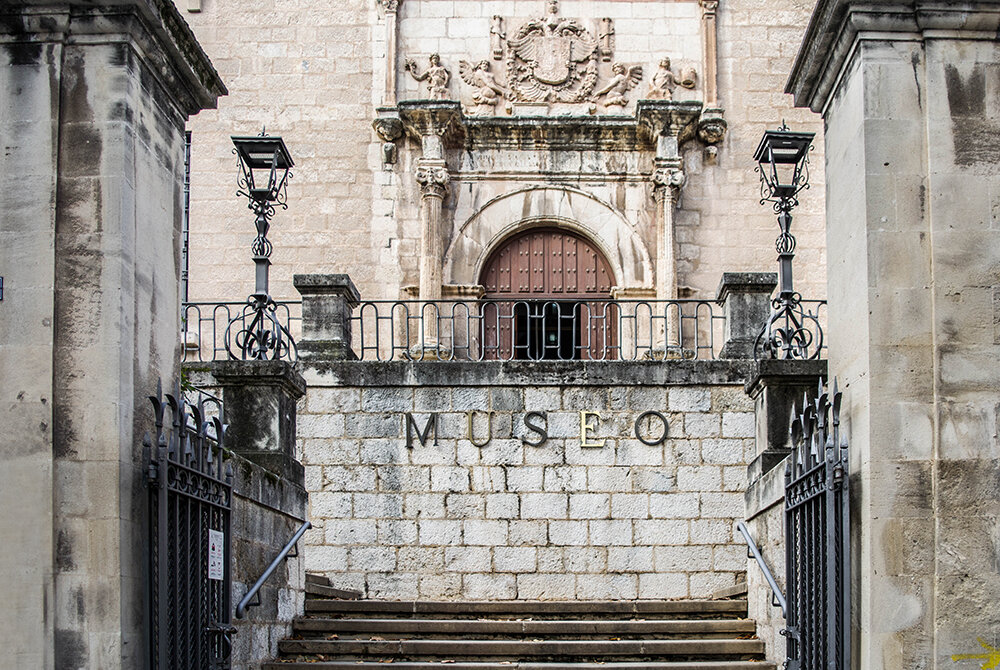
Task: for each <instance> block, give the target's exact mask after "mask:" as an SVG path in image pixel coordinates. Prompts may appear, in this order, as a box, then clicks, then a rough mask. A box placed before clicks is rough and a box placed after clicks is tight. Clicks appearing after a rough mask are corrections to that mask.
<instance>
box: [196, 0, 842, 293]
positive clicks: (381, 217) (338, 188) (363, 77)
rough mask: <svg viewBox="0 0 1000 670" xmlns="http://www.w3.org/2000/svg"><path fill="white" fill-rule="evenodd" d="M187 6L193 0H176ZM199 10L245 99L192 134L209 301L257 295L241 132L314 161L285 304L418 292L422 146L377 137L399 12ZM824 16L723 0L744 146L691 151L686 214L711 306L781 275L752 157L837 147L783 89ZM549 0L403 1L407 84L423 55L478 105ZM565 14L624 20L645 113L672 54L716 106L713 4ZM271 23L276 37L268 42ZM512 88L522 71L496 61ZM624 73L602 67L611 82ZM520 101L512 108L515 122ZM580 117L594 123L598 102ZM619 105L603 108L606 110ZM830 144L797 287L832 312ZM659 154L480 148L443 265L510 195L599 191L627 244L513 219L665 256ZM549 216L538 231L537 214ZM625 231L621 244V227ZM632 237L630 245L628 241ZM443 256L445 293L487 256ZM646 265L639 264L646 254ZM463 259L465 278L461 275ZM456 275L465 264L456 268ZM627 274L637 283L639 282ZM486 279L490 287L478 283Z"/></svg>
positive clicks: (354, 7)
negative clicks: (710, 61) (812, 143)
mask: <svg viewBox="0 0 1000 670" xmlns="http://www.w3.org/2000/svg"><path fill="white" fill-rule="evenodd" d="M177 3H178V5H179V6H180V7H181V8H182V9H186V8H187V7H188V6H189V5H190V4H192V2H191V1H190V0H177ZM193 4H194V5H196V6H198V7H199V8H200V11H198V12H186V13H185V16H186V18H187V19H188V20H189V21H190V22H191V24H192V26H193V28H194V30H195V32H196V34H197V35H198V36H199V39H200V40H201V41H202V43H203V44H205V45H206V48H207V50H208V52H209V54H210V55H211V56H212V57H213V59H214V61H215V62H216V63H217V64H218V66H219V68H220V71H221V72H222V74H223V76H224V78H225V80H226V82H227V85H228V86H229V88H230V90H231V92H232V93H231V95H230V96H229V97H228V98H227V99H226V100H224V101H223V103H222V105H221V106H220V109H219V111H218V112H214V111H210V112H205V113H202V114H200V115H199V116H198V117H197V118H195V119H193V120H192V123H191V124H190V128H191V129H192V131H193V150H192V161H193V162H192V190H191V197H192V199H191V203H192V223H191V229H192V234H191V245H192V254H191V293H190V296H191V298H192V299H193V300H196V299H237V300H240V299H242V298H243V297H244V296H245V295H247V294H248V293H249V292H250V291H251V289H252V282H253V274H252V269H251V264H250V262H249V246H250V242H251V240H252V226H251V223H252V222H251V219H250V218H249V217H250V215H249V213H248V212H247V211H246V209H245V203H244V202H243V201H242V200H240V199H238V198H236V197H235V196H234V190H235V187H234V180H235V174H236V172H235V165H234V162H233V158H232V156H231V154H230V141H229V135H231V134H245V133H256V132H258V131H259V129H260V127H261V125H266V127H267V128H268V129H269V132H272V133H280V134H282V135H283V136H284V138H285V140H286V141H287V143H288V146H289V147H290V149H291V151H292V154H293V156H294V157H295V159H296V161H297V162H298V169H297V170H296V171H295V173H296V178H295V179H294V180H293V181H292V182H291V185H290V187H289V196H290V200H289V202H290V209H289V210H288V211H282V212H279V214H278V216H276V218H275V225H274V227H273V228H272V233H271V239H272V241H273V242H274V244H275V248H276V251H275V254H274V256H273V258H272V260H273V262H274V267H273V274H272V287H273V293H274V295H276V296H277V297H280V298H295V297H297V295H296V293H295V291H294V289H293V287H292V274H293V272H297V273H326V272H334V271H335V272H347V273H349V274H350V275H351V276H352V277H353V278H354V280H355V283H356V284H357V286H358V288H359V289H360V292H361V295H362V297H364V298H367V299H378V298H393V299H394V298H398V297H400V296H401V295H410V294H407V293H404V292H403V288H404V287H406V286H415V285H416V284H417V283H418V273H419V268H418V258H419V252H420V241H421V234H420V233H421V231H420V223H419V189H418V186H417V183H416V181H415V179H414V174H413V170H414V166H415V161H416V158H417V157H419V156H420V153H421V148H420V145H419V142H417V141H415V140H414V139H405V138H404V139H402V140H400V141H399V142H398V143H397V144H398V147H399V153H400V155H399V160H398V162H397V163H396V164H395V165H391V166H383V163H382V159H381V156H382V140H380V139H379V138H378V137H377V136H376V135H375V133H374V132H373V131H372V129H371V122H372V120H373V119H374V118H375V116H376V108H377V107H379V106H381V105H383V104H385V101H384V99H383V91H384V88H385V68H386V50H387V43H386V15H385V12H384V10H383V9H382V8H380V7H379V6H377V3H376V2H375V1H374V0H365V2H358V3H335V4H334V5H331V6H329V7H326V6H324V7H322V8H319V7H317V6H316V5H315V3H311V2H308V1H306V0H282V2H280V3H279V2H276V1H275V0H263V1H262V2H258V3H255V4H254V5H253V7H252V8H248V7H247V6H246V5H245V3H239V2H235V1H234V0H197V1H195V2H193ZM812 5H813V3H812V2H810V1H808V0H802V1H797V2H787V1H784V0H724V1H723V2H721V3H719V7H718V13H717V41H718V59H717V61H718V62H717V66H718V77H717V80H718V98H719V103H720V105H721V106H722V107H723V108H724V109H725V114H726V119H727V120H728V122H729V132H728V134H727V136H726V138H725V139H724V140H723V142H722V143H721V144H720V146H719V147H718V155H717V156H716V157H715V158H714V159H712V160H711V161H706V156H705V154H704V152H703V149H704V145H703V144H701V143H700V142H699V141H697V140H693V141H691V142H689V143H688V144H687V145H685V148H684V150H683V153H684V170H685V172H686V173H687V176H688V180H687V184H686V185H685V186H684V188H683V189H682V192H681V197H680V201H679V204H678V210H677V213H676V229H677V232H676V238H677V239H676V242H677V245H676V248H677V271H678V284H679V285H681V286H682V287H689V288H690V290H691V292H692V293H693V295H695V296H700V297H711V296H712V295H713V294H714V291H715V286H716V281H717V278H718V276H719V275H720V274H721V273H722V272H724V271H741V270H754V271H759V270H762V269H767V268H772V267H774V263H775V257H774V246H773V240H774V238H775V236H776V234H777V226H776V224H775V221H774V217H773V213H772V212H771V211H770V209H769V208H768V207H765V206H761V205H759V203H758V195H759V189H758V179H757V176H756V175H755V174H754V172H753V165H752V155H753V151H754V149H755V148H756V146H757V143H758V141H759V139H760V136H761V133H762V132H763V130H764V129H765V128H773V127H776V126H777V125H779V124H780V122H781V120H782V119H786V120H787V121H788V123H789V124H790V125H791V126H792V127H794V128H795V129H797V130H813V131H817V132H819V133H821V132H822V127H821V124H820V122H819V119H818V116H817V115H815V114H813V113H811V112H808V111H805V110H794V109H792V108H791V104H790V98H789V96H787V95H785V94H783V93H782V92H781V89H782V86H783V83H784V80H785V78H786V77H787V74H788V72H789V70H790V67H791V60H792V58H793V56H794V54H795V51H796V49H797V46H798V44H799V43H800V41H801V35H802V33H803V30H804V27H805V25H806V22H807V19H808V15H809V12H810V10H811V8H812ZM545 13H546V6H545V3H544V2H542V0H530V1H527V0H500V1H497V2H489V3H483V2H478V1H474V0H461V1H455V0H403V1H402V2H401V3H400V4H399V14H398V36H399V45H398V49H399V55H398V59H397V63H396V70H397V71H396V76H397V92H398V94H399V95H398V97H399V100H412V99H414V98H418V97H425V96H426V93H425V92H422V91H423V90H424V89H425V87H424V85H423V84H418V83H417V82H416V81H414V80H413V78H412V77H411V76H410V75H409V74H408V73H407V72H406V71H405V70H404V69H403V61H404V58H406V57H413V58H415V59H416V60H418V61H419V64H420V66H421V68H425V67H426V65H427V62H426V58H427V55H428V54H430V53H432V52H434V51H437V52H440V53H441V54H442V58H443V61H444V64H445V65H446V66H447V67H448V68H449V69H450V71H451V82H450V84H449V91H450V92H451V94H452V96H451V97H454V98H456V99H458V98H463V99H464V100H465V102H466V103H467V104H468V103H469V92H470V91H471V90H472V89H471V88H470V87H469V86H468V85H466V84H465V83H464V82H462V80H461V78H460V76H459V63H458V61H459V60H460V59H466V60H469V61H471V62H475V61H478V60H479V59H482V58H489V52H490V19H491V17H492V16H493V15H500V16H504V17H507V18H508V19H509V20H508V22H507V25H508V28H510V27H511V26H513V25H514V24H515V23H519V22H520V21H521V20H523V19H524V18H527V17H537V16H544V15H545ZM559 15H560V16H563V17H579V18H581V19H583V20H585V21H587V22H588V23H589V24H591V25H598V24H597V22H599V21H600V19H601V18H603V17H604V16H608V17H611V18H613V19H614V20H615V31H616V43H615V56H614V60H615V61H621V62H624V63H628V64H629V65H632V64H642V65H643V66H644V68H645V78H644V79H643V80H642V81H641V82H640V83H639V85H638V86H637V88H635V89H633V90H632V91H630V92H629V96H628V97H629V100H630V102H629V106H628V107H626V109H625V110H624V111H625V113H626V115H628V114H631V113H632V110H633V107H634V104H635V100H637V99H638V98H640V97H642V96H643V95H644V94H645V93H646V91H647V89H648V85H649V81H650V79H651V77H652V75H653V73H654V72H655V69H656V63H657V61H658V59H659V58H660V57H661V56H663V55H669V56H672V58H673V61H674V62H673V65H674V66H675V70H676V71H679V70H680V69H681V68H682V67H685V66H694V67H696V68H697V69H698V72H699V81H698V84H697V87H696V89H695V90H694V91H689V90H687V89H684V88H680V87H679V88H678V89H677V91H676V97H677V98H678V99H681V98H690V99H698V100H703V99H704V95H703V94H704V91H705V81H704V77H705V72H704V71H703V66H702V65H701V63H700V61H701V58H702V44H701V36H700V30H701V8H700V7H699V3H697V2H695V1H694V0H682V1H678V2H659V3H657V2H622V1H619V2H614V3H592V2H585V1H583V0H562V2H561V3H560V8H559ZM261 26H266V27H263V28H262V27H261ZM490 62H491V63H492V65H493V73H494V74H495V75H496V76H497V78H498V80H500V81H501V82H502V81H503V80H504V78H505V71H504V62H503V61H495V60H491V61H490ZM611 65H612V63H611V62H607V63H605V62H603V61H602V62H601V63H600V67H601V77H602V79H601V82H602V83H603V82H606V81H607V77H608V75H609V69H610V67H611ZM501 108H502V104H501V105H498V109H499V110H500V111H499V113H501V114H504V113H506V112H505V111H504V110H503V109H501ZM581 110H582V111H578V113H580V114H582V115H583V116H587V110H586V109H585V106H584V107H581ZM604 111H605V110H604V109H603V108H602V109H600V110H598V112H599V114H603V113H604ZM822 152H823V148H822V140H821V137H818V138H817V142H816V149H815V151H814V152H813V160H812V168H813V170H812V175H811V176H812V184H813V188H812V189H811V190H810V191H808V192H807V193H805V194H803V197H802V205H801V206H800V207H799V208H798V209H797V210H796V212H795V223H794V227H793V232H794V233H795V234H796V235H797V237H798V239H799V248H798V263H797V265H796V279H797V281H798V287H799V288H800V290H801V291H802V293H803V294H804V295H806V296H807V297H823V296H824V292H825V284H824V281H825V270H824V267H825V256H824V252H823V248H824V239H823V232H822V231H823V225H822V223H823V215H822V212H823V203H824V192H823V191H824V189H823V182H824V176H823V160H822ZM651 155H652V152H651V151H649V150H646V151H645V152H644V155H642V156H640V155H638V154H637V153H636V152H625V151H607V152H598V151H564V152H558V151H549V150H547V149H544V148H542V149H538V150H534V151H532V150H527V151H513V150H509V149H508V150H503V151H496V150H492V149H489V150H482V151H473V152H464V151H462V150H461V148H457V149H456V150H454V151H453V153H451V154H449V156H448V161H447V163H448V169H449V170H450V171H451V172H452V180H453V181H452V184H451V186H450V187H449V194H448V196H447V197H446V198H445V201H444V217H445V219H446V221H445V224H446V225H444V226H443V227H442V239H441V240H440V243H441V248H442V251H444V250H447V249H449V247H450V246H451V245H453V244H454V243H455V242H456V241H460V240H461V238H462V236H463V228H464V227H465V226H466V225H467V224H470V222H471V223H472V224H475V223H476V222H475V221H474V217H475V216H476V214H477V213H478V212H480V211H481V210H482V209H483V208H484V207H485V206H486V205H487V203H489V202H491V201H492V200H493V199H494V198H497V197H500V196H502V195H504V194H509V193H512V192H514V191H517V190H519V189H523V188H525V187H526V186H534V187H538V186H546V187H548V188H549V189H553V188H560V189H561V188H565V189H567V190H566V191H565V192H564V195H565V194H566V193H569V194H572V193H574V192H575V191H583V192H585V193H587V194H589V195H588V196H587V197H590V198H594V199H596V200H597V201H599V202H600V203H601V205H602V206H603V207H605V208H606V209H607V210H608V212H609V216H610V217H619V218H620V219H621V221H622V222H624V223H623V226H624V228H623V229H615V228H604V229H602V228H601V226H600V225H598V224H595V223H594V222H592V221H586V220H578V219H571V220H564V219H559V218H557V216H556V215H558V214H559V212H558V211H556V210H553V209H545V208H542V209H537V208H536V209H535V210H534V211H532V212H529V214H530V215H531V216H527V217H525V216H521V215H518V216H516V217H514V218H510V217H508V219H507V220H505V221H503V222H502V223H503V225H514V224H517V223H519V222H522V224H523V225H524V226H530V225H536V224H538V223H541V222H543V221H546V220H547V221H549V222H555V223H557V224H559V225H569V226H572V225H576V226H579V227H583V228H584V229H585V230H589V231H591V232H593V233H595V234H594V237H595V239H596V241H597V242H598V243H600V244H602V245H603V248H605V249H606V250H609V254H608V255H609V256H610V257H611V259H612V261H614V260H615V257H616V256H617V249H618V248H619V247H621V246H623V242H624V243H626V244H627V246H629V247H632V246H633V245H636V244H637V242H636V240H640V241H641V247H644V248H640V249H639V252H638V253H637V254H635V257H637V258H640V259H641V258H642V257H643V252H645V256H646V257H647V258H648V257H651V258H652V259H653V260H654V261H655V258H656V230H655V207H656V203H655V201H654V199H653V194H652V187H651V185H650V173H651V172H652V165H651ZM533 216H534V217H537V218H531V217H533ZM615 231H617V232H615ZM612 233H613V234H612ZM454 251H455V252H456V255H455V257H450V258H443V259H442V263H443V265H444V266H445V268H444V275H443V276H444V281H445V282H449V281H455V282H459V281H464V280H460V279H459V278H460V277H464V276H466V275H468V274H472V275H474V274H475V272H474V270H475V268H476V267H478V264H479V263H480V262H481V261H482V260H483V259H482V257H481V255H479V254H482V253H484V250H483V249H482V248H468V249H467V248H462V247H461V246H459V247H458V248H456V249H454ZM630 253H631V251H630ZM449 263H454V266H449ZM623 265H624V266H625V267H626V268H627V270H628V272H629V273H633V275H634V274H635V273H638V275H639V276H638V277H634V276H633V278H632V280H630V281H623V286H628V287H629V288H636V287H640V286H644V287H646V289H650V288H651V287H652V286H653V285H654V277H653V275H652V274H651V272H653V271H655V269H656V268H655V266H654V265H652V264H650V263H648V262H647V264H646V265H645V266H643V265H642V263H641V261H640V262H639V263H638V265H636V264H635V263H634V262H631V261H629V262H627V263H623ZM449 267H454V268H464V269H465V271H464V272H457V271H456V272H453V273H451V274H450V275H449ZM625 276H626V278H627V277H628V275H625ZM473 283H474V282H473Z"/></svg>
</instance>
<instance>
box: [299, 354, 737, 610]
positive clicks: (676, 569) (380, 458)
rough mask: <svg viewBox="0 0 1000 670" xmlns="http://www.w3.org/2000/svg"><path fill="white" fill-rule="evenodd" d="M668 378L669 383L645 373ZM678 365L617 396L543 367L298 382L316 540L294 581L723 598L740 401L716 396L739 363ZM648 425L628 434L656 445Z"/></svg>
mask: <svg viewBox="0 0 1000 670" xmlns="http://www.w3.org/2000/svg"><path fill="white" fill-rule="evenodd" d="M673 363H676V364H677V365H678V366H680V368H684V371H683V372H680V371H678V372H675V373H674V375H676V377H674V378H671V377H672V375H671V374H670V373H666V374H665V376H658V375H662V374H664V373H659V372H656V371H654V368H655V367H659V368H669V367H671V366H672V365H673ZM688 363H689V362H685V361H676V362H672V363H671V364H666V365H665V364H662V363H660V364H658V365H646V366H635V367H634V369H633V368H632V367H631V366H629V365H622V364H619V371H618V374H617V375H614V376H613V379H615V380H616V381H612V375H611V371H610V369H609V370H607V371H606V372H607V374H604V373H603V372H602V373H597V374H595V373H594V372H593V370H591V371H590V372H588V371H587V370H586V369H584V368H583V366H580V367H579V368H577V369H576V375H571V374H568V373H569V372H570V371H571V370H572V368H571V367H569V366H563V365H558V364H543V363H507V364H470V365H468V366H464V365H456V364H451V363H400V364H397V363H366V362H344V363H339V364H337V365H333V366H330V367H329V368H327V369H326V371H325V372H324V373H318V372H316V371H315V370H308V369H307V370H306V375H307V376H308V377H309V378H310V379H311V381H310V391H309V396H308V398H307V399H306V401H305V403H304V407H301V408H300V410H301V411H300V415H299V416H300V426H301V428H302V430H300V434H299V438H300V439H299V453H300V454H301V458H302V460H303V463H304V464H305V467H306V473H307V474H306V483H307V488H308V489H309V490H310V494H311V503H310V519H311V520H312V521H313V523H314V524H316V525H317V526H320V527H323V528H324V529H325V532H324V533H322V534H319V533H312V534H310V535H309V540H308V541H309V546H308V547H307V551H306V561H307V563H306V564H307V567H308V568H309V569H310V571H317V572H322V573H323V574H325V575H327V576H328V577H330V578H331V579H332V580H333V582H334V583H335V584H338V585H341V586H348V587H351V588H359V589H362V590H364V591H365V592H366V593H367V594H368V595H370V596H376V595H377V596H379V597H388V598H408V597H413V593H416V594H418V595H420V596H421V597H433V598H444V599H457V598H484V599H494V598H495V599H510V598H520V599H525V598H527V599H532V598H544V599H605V598H612V599H618V598H635V597H638V598H663V597H687V596H692V597H697V596H705V595H707V594H708V593H710V592H712V591H713V590H715V589H717V588H720V587H722V586H727V585H731V584H733V583H735V581H736V579H737V576H738V575H739V576H742V573H743V571H744V570H745V563H744V562H743V561H741V560H736V557H738V555H739V547H738V544H736V543H735V541H734V540H733V535H732V527H733V524H734V523H735V520H736V519H738V518H742V515H743V504H744V503H743V492H744V490H745V477H738V476H735V472H737V471H743V470H745V465H746V462H747V458H748V457H749V456H752V455H753V434H754V425H753V421H752V420H747V419H748V417H750V418H752V403H751V401H750V399H749V398H747V397H746V396H745V395H744V394H743V393H742V392H741V391H740V390H739V388H740V387H739V384H740V382H738V381H737V382H735V383H734V382H733V381H730V379H731V378H730V375H733V376H734V377H739V375H740V374H741V371H742V370H743V367H741V366H740V365H739V364H737V363H735V362H725V363H721V362H720V363H719V364H708V363H704V362H702V363H699V364H697V365H692V366H689V365H688ZM577 365H580V364H577ZM564 369H565V370H566V371H567V375H566V377H567V378H561V377H560V375H559V374H557V372H561V371H563V370H564ZM629 371H634V372H635V374H634V375H631V376H630V375H629V374H628V373H629ZM648 375H652V377H648V378H647V376H648ZM530 380H534V384H535V385H531V384H532V382H531V381H530ZM625 380H628V381H625ZM540 383H547V384H551V386H540V385H538V384H540ZM314 393H316V394H317V398H320V399H319V400H317V401H316V402H314V401H313V394H314ZM330 397H336V398H337V399H338V400H337V402H335V403H333V402H330V399H329V398H330ZM581 411H586V412H590V414H587V415H586V416H585V417H581ZM649 411H656V412H660V413H661V414H662V416H663V417H664V418H665V419H666V422H667V424H666V426H664V425H663V422H662V421H661V420H660V419H659V418H658V417H656V416H653V415H647V416H646V417H644V418H643V419H642V420H641V421H638V430H639V434H640V435H641V436H642V438H643V439H645V440H647V441H649V442H652V443H657V442H660V439H661V437H662V436H663V434H664V429H666V437H665V438H664V439H663V441H662V442H661V443H659V444H651V445H646V444H643V443H642V442H640V441H639V440H638V439H637V438H636V435H635V431H636V423H637V420H638V419H639V418H640V416H641V415H642V414H643V413H645V412H649ZM531 412H538V413H539V414H536V415H533V416H532V417H528V416H527V415H528V414H529V413H531ZM432 417H434V418H435V419H434V420H435V421H436V423H431V421H432ZM526 418H527V422H528V423H530V424H531V425H530V426H529V425H528V423H526ZM470 421H471V428H472V433H471V438H472V439H470V432H469V430H470ZM581 422H584V423H586V425H587V426H588V428H587V429H586V433H585V435H584V437H583V439H581ZM723 427H725V434H724V435H723ZM407 442H409V444H410V446H409V447H407ZM531 443H541V444H538V446H532V444H531ZM340 549H344V550H346V551H347V556H348V560H347V561H344V560H342V559H341V558H340V556H341V554H338V553H337V551H339V550H340ZM387 574H391V575H392V576H393V577H394V579H393V580H386V579H383V576H385V575H387Z"/></svg>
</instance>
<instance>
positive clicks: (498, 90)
mask: <svg viewBox="0 0 1000 670" xmlns="http://www.w3.org/2000/svg"><path fill="white" fill-rule="evenodd" d="M458 73H459V75H461V77H462V81H464V82H465V83H466V84H468V85H469V86H471V87H473V88H474V89H475V91H474V92H473V94H472V102H473V103H475V107H473V108H472V109H470V110H468V111H469V113H471V114H475V115H480V116H482V115H492V114H493V113H494V112H495V110H496V104H497V101H498V100H500V99H502V98H503V97H504V96H505V95H506V93H507V91H506V90H505V89H504V87H503V86H501V85H500V84H499V83H497V80H496V79H495V78H494V77H493V73H492V72H490V62H489V61H488V60H481V61H479V62H478V63H476V64H475V65H472V64H471V63H469V62H468V61H464V60H463V61H459V63H458Z"/></svg>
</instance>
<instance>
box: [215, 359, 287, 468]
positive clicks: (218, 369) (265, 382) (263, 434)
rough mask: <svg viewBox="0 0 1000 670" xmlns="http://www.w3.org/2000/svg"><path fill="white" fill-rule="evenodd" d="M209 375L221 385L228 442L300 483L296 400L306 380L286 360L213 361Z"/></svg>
mask: <svg viewBox="0 0 1000 670" xmlns="http://www.w3.org/2000/svg"><path fill="white" fill-rule="evenodd" d="M211 373H212V376H213V377H215V380H216V382H217V383H218V385H219V386H220V387H221V388H222V406H223V417H222V420H223V423H225V424H226V425H227V426H228V429H227V432H226V444H227V445H228V446H229V447H230V448H231V449H232V450H233V451H235V452H236V453H237V454H239V455H240V456H242V457H243V458H245V459H247V460H248V461H253V462H254V463H257V464H258V465H260V466H261V467H263V468H265V469H266V470H270V471H271V472H273V473H275V474H276V475H279V476H281V477H282V478H284V479H286V480H288V481H290V482H292V483H293V484H296V485H298V486H300V487H302V486H304V483H305V482H304V472H305V470H304V468H303V467H302V464H301V463H300V462H299V461H298V459H296V458H295V418H296V407H295V404H296V402H298V400H299V398H301V397H302V396H304V395H305V393H306V381H305V379H303V378H302V375H300V374H299V373H298V372H296V371H295V368H293V367H292V364H291V363H289V362H287V361H216V362H215V363H213V364H212V368H211Z"/></svg>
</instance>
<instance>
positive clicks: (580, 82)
mask: <svg viewBox="0 0 1000 670" xmlns="http://www.w3.org/2000/svg"><path fill="white" fill-rule="evenodd" d="M549 7H550V9H549V11H550V16H548V17H547V18H541V19H532V20H530V21H528V22H526V23H525V24H524V25H522V26H521V27H520V28H519V29H518V30H517V33H516V34H514V35H513V36H509V37H508V39H507V81H508V89H509V97H510V99H511V100H512V101H514V102H585V101H586V100H588V99H589V98H590V96H591V93H592V92H593V90H594V86H595V85H596V84H597V59H598V53H597V46H598V40H597V38H595V37H594V36H593V35H591V33H590V32H589V31H588V30H587V29H586V28H584V27H583V26H582V25H580V23H579V22H577V21H575V20H573V19H564V18H559V17H557V16H556V15H555V12H556V8H557V5H556V4H555V3H550V5H549Z"/></svg>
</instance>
